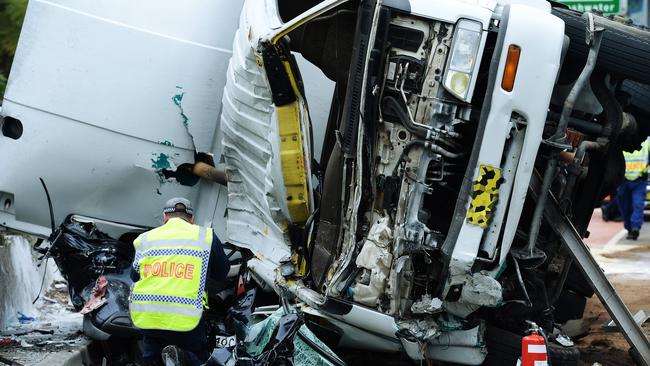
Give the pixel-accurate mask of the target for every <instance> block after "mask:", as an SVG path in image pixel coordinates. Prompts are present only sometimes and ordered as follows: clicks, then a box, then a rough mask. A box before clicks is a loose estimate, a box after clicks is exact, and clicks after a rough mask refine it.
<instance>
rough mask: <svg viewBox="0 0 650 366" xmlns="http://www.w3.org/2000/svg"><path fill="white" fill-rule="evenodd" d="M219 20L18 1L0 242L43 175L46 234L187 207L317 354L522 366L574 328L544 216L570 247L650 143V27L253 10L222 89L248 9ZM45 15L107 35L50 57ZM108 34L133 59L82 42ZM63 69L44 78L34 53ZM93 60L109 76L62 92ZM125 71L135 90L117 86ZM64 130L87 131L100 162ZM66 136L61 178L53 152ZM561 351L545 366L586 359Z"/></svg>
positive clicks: (579, 299) (565, 256)
mask: <svg viewBox="0 0 650 366" xmlns="http://www.w3.org/2000/svg"><path fill="white" fill-rule="evenodd" d="M217 3H218V4H220V6H221V7H222V8H221V9H220V8H219V6H217V5H214V4H211V5H207V3H201V5H203V6H204V7H206V9H209V10H211V11H212V13H210V12H209V11H208V12H206V11H202V10H200V9H199V8H194V9H193V10H187V9H186V10H184V11H185V12H187V13H188V14H185V15H186V16H194V17H195V18H194V20H195V23H196V24H194V25H192V27H190V28H189V30H188V28H187V27H181V26H180V25H179V24H178V21H177V20H175V21H172V22H171V24H172V26H170V24H166V23H165V20H168V21H169V20H170V19H171V15H172V14H173V12H174V10H173V6H171V5H170V4H162V5H159V2H156V5H154V4H153V3H151V4H148V5H150V6H151V7H152V8H158V7H160V10H159V12H160V13H161V14H163V16H160V17H158V18H157V17H156V16H150V17H151V19H147V20H146V21H145V20H142V19H141V18H138V17H137V16H129V15H128V14H140V15H142V14H141V13H142V11H143V10H142V9H143V8H138V9H131V6H130V5H129V4H127V3H124V4H121V6H122V10H127V12H126V14H127V15H124V14H121V13H119V12H115V11H113V10H111V9H109V8H103V7H101V6H95V5H88V4H77V3H75V2H70V3H69V4H68V2H66V1H54V2H40V1H35V2H33V3H32V4H30V12H31V15H30V13H28V17H27V23H26V29H27V31H25V30H23V34H22V35H21V41H20V46H19V52H18V53H17V60H16V65H17V66H14V69H13V70H12V73H11V75H10V79H9V88H8V91H7V94H6V98H5V101H4V103H3V108H2V115H3V117H4V118H3V121H4V122H3V126H2V131H3V135H4V136H5V137H7V138H3V139H2V140H1V141H2V142H1V143H0V152H2V154H3V158H2V162H3V164H7V165H6V167H7V168H8V170H9V171H10V174H9V176H8V177H2V178H0V191H1V192H0V194H1V195H2V197H3V202H4V201H5V200H8V202H9V204H5V206H4V210H2V212H0V214H1V215H2V216H1V217H2V219H3V221H2V224H3V225H4V226H6V227H10V228H14V229H18V230H22V231H28V232H30V231H31V232H32V233H37V234H38V233H40V234H41V235H45V234H46V233H47V232H48V231H49V229H48V228H47V222H48V219H47V211H46V208H45V207H46V205H45V203H44V199H42V198H40V196H39V195H40V193H38V190H39V189H40V185H39V183H38V180H37V178H36V177H38V176H39V171H40V172H42V171H46V172H47V174H40V176H44V178H45V180H46V181H47V182H48V183H47V184H48V186H49V187H50V189H51V191H52V196H53V201H54V202H55V207H56V204H57V197H61V198H58V200H65V202H64V203H62V204H61V206H59V207H63V208H62V209H59V210H58V212H57V215H59V216H56V220H58V221H62V219H63V217H66V216H68V215H69V214H77V215H83V216H86V217H85V220H91V221H92V220H93V219H92V217H101V218H102V219H103V220H101V224H102V225H104V226H105V227H106V229H105V231H107V232H109V233H110V234H112V235H115V237H118V236H120V235H124V234H125V233H127V232H129V231H130V230H134V231H137V230H138V229H139V228H135V227H133V225H140V226H144V227H146V226H153V225H155V224H156V222H155V215H156V214H157V213H158V211H159V206H158V205H160V204H161V202H162V201H164V199H165V198H166V196H167V195H169V194H172V193H173V194H175V195H176V194H185V195H187V196H189V197H190V198H192V199H195V200H197V201H198V210H197V213H198V215H199V219H200V220H199V221H200V222H201V223H203V224H209V223H213V224H214V225H215V226H217V227H218V228H219V229H220V234H222V236H223V237H224V238H226V240H227V241H229V242H231V243H232V244H234V245H236V246H238V247H241V248H246V249H249V250H250V251H251V252H252V253H253V255H254V258H253V259H251V260H250V261H248V263H247V265H248V267H249V268H250V270H251V271H252V272H253V274H254V276H255V278H256V279H257V281H258V282H259V284H260V285H261V286H263V287H266V288H268V289H273V290H274V291H276V292H277V293H278V294H279V295H280V296H281V297H283V298H285V299H288V300H292V301H296V303H297V304H298V307H299V308H300V310H301V311H302V312H303V313H304V314H305V317H306V319H308V320H309V321H311V323H312V324H315V325H317V328H318V334H320V335H322V338H323V339H325V338H326V339H328V340H330V341H331V342H332V343H333V344H335V345H339V346H348V347H356V348H363V349H372V350H381V351H390V352H405V353H406V354H408V356H410V357H411V358H413V359H416V360H423V359H429V360H438V361H443V362H454V363H458V364H468V365H479V364H482V363H484V362H486V363H492V364H510V363H511V364H514V362H515V359H516V357H517V355H518V352H519V349H520V343H519V342H520V338H521V335H522V334H524V332H525V331H526V330H527V329H528V328H529V325H528V322H529V321H534V322H536V323H537V324H539V325H540V326H542V327H543V328H544V329H545V330H546V331H547V333H548V334H549V335H550V334H553V333H558V332H559V333H561V332H562V330H561V325H562V324H563V323H565V322H567V321H568V320H571V319H578V318H580V317H581V316H582V312H583V310H584V305H585V299H586V298H587V297H590V296H592V294H593V291H592V289H591V288H590V286H589V281H587V280H586V278H585V276H584V275H583V274H582V272H580V271H579V270H578V268H577V266H576V265H575V263H574V261H573V257H572V255H571V254H570V252H569V250H568V249H567V247H566V246H565V245H564V243H565V241H566V240H564V241H563V239H562V238H561V235H560V233H558V232H557V231H556V230H554V229H555V228H554V227H553V226H554V225H549V223H548V222H547V218H545V217H544V213H545V210H547V208H548V207H553V208H554V209H556V210H557V212H558V213H559V214H558V215H559V216H561V217H562V218H563V219H566V220H567V222H568V223H570V226H573V227H575V229H576V230H577V232H578V233H579V235H585V234H586V232H587V224H588V222H589V219H590V217H591V213H592V211H593V209H594V207H595V206H596V205H597V203H598V202H599V201H600V200H601V199H602V197H604V196H605V195H607V194H608V193H609V192H611V191H612V190H613V189H614V188H615V187H616V185H617V183H618V181H619V180H620V177H621V175H622V171H623V167H624V164H623V159H622V153H621V151H622V150H634V149H635V148H636V147H637V146H638V145H639V143H640V142H641V141H642V140H643V139H644V138H645V137H646V136H647V135H648V132H649V127H650V125H648V123H647V121H648V119H647V118H648V116H649V112H650V110H649V109H648V104H647V103H645V101H647V100H648V98H649V97H650V92H649V89H648V86H647V85H648V83H650V72H649V71H650V65H648V62H647V59H648V56H649V55H650V46H648V45H649V41H650V37H649V36H648V32H647V31H644V30H641V29H636V28H634V27H630V26H627V25H624V24H620V23H618V22H616V21H612V20H608V19H604V18H602V17H597V16H593V15H591V16H581V15H580V14H577V13H574V12H571V11H569V10H567V9H563V8H561V7H559V6H558V5H557V4H551V3H547V2H545V1H541V0H540V1H526V2H522V1H496V0H494V1H491V0H473V1H472V0H457V1H442V0H426V1H425V0H384V1H381V0H362V1H343V0H326V1H300V2H292V1H282V0H264V1H246V2H245V3H244V5H243V9H242V10H241V16H240V18H239V27H238V30H237V31H236V32H235V34H234V41H233V43H232V56H231V57H230V61H229V65H228V67H227V72H226V74H225V80H224V71H225V70H226V65H225V62H224V61H225V60H226V59H227V57H225V56H224V55H223V54H225V53H226V52H227V50H226V49H229V48H230V47H227V46H224V45H222V44H220V42H222V41H223V38H224V35H223V34H218V35H217V34H216V33H215V32H218V31H224V29H212V28H210V29H211V31H210V32H207V31H204V30H203V29H202V28H201V24H208V23H209V24H211V27H216V28H219V27H226V25H224V24H223V23H220V22H215V21H214V19H224V22H230V23H229V24H231V25H233V29H234V24H233V20H232V19H230V18H228V19H226V13H228V14H231V15H232V14H234V13H237V12H238V11H239V6H238V4H237V5H233V4H232V3H230V2H221V3H219V2H217ZM554 6H555V7H554ZM81 8H83V9H81ZM184 8H185V7H184ZM37 10H40V11H41V12H44V13H48V14H50V16H51V17H52V18H56V16H61V17H68V16H72V18H73V19H75V21H76V20H78V19H81V20H79V22H82V20H83V21H86V22H90V23H92V22H93V21H96V20H97V19H100V21H101V22H100V23H101V25H102V26H106V27H108V28H107V29H105V30H102V31H101V32H99V31H98V32H97V34H96V35H95V38H92V37H90V39H88V36H87V35H77V34H76V33H75V32H76V31H78V30H79V29H81V28H75V27H72V26H71V27H70V29H69V33H63V34H60V33H59V34H57V35H56V37H57V42H58V43H55V45H56V44H59V45H64V47H63V50H60V49H59V50H51V49H47V50H43V48H39V47H35V46H34V44H39V43H38V42H39V40H40V39H39V37H41V38H42V37H43V36H42V34H41V33H39V32H40V31H41V30H39V28H40V27H43V26H42V25H37V24H36V23H35V20H34V19H35V15H34V13H36V12H37ZM58 11H60V12H61V14H59V15H56V12H58ZM129 12H131V13H129ZM51 14H55V15H51ZM152 14H156V12H153V13H152ZM208 15H209V16H208ZM210 16H217V17H218V18H210ZM73 24H75V23H74V22H73ZM183 25H184V26H187V24H186V23H183ZM111 27H113V28H111ZM115 29H119V30H120V32H116V34H119V35H120V37H122V38H121V39H123V40H124V42H126V43H128V44H131V45H132V47H131V48H129V49H124V47H123V46H122V45H116V48H117V50H110V49H109V50H107V49H106V48H105V47H100V46H99V45H97V44H95V42H96V41H97V40H98V39H99V40H104V39H111V37H112V36H111V31H112V30H113V31H115ZM228 29H229V30H230V28H228ZM102 32H103V33H102ZM208 33H209V34H208ZM226 34H229V35H230V34H231V33H227V32H226ZM133 35H135V36H137V37H142V38H141V39H138V40H137V42H135V43H134V42H133V41H131V40H129V39H128V38H129V37H132V36H133ZM75 40H76V42H77V43H75ZM152 40H155V41H156V42H160V44H158V45H151V46H148V47H150V48H146V49H142V48H140V47H139V46H141V45H142V44H147V43H146V42H148V41H152ZM152 42H153V41H152ZM211 42H212V43H211ZM215 42H216V43H219V45H215ZM78 44H82V46H78ZM152 44H153V43H152ZM156 44H157V43H156ZM43 46H44V45H43ZM90 48H92V49H93V50H94V51H93V52H96V53H93V52H87V51H85V50H87V49H90ZM184 48H187V50H185V49H184ZM79 50H84V52H83V53H82V56H83V57H84V58H85V59H83V58H82V60H81V61H80V60H78V59H77V58H75V52H78V51H79ZM224 50H225V51H224ZM63 51H66V52H68V53H67V54H66V57H64V58H63V60H65V62H64V63H61V64H59V65H58V68H55V67H52V66H45V65H43V63H42V62H39V61H38V59H36V58H35V54H36V55H38V54H39V52H43V53H41V55H52V54H56V52H63ZM125 51H128V52H135V53H138V54H137V55H126V54H122V53H118V54H117V55H115V53H116V52H125ZM86 52H87V53H86ZM188 52H189V53H188ZM297 54H300V55H301V60H300V61H297V60H296V55H297ZM151 55H156V57H157V58H156V59H151V58H149V59H147V57H151ZM107 57H108V59H107ZM110 57H115V58H116V60H113V61H111V59H110ZM206 60H212V61H214V62H206ZM305 60H307V61H309V63H308V62H306V61H305ZM93 62H100V63H103V65H104V66H106V67H107V68H109V69H110V70H113V72H112V73H111V74H110V75H104V76H103V77H102V78H100V79H96V78H94V77H91V78H89V79H86V80H82V81H79V80H76V79H75V80H74V81H70V82H71V83H73V84H74V85H79V86H80V87H81V90H82V92H83V94H82V92H80V91H79V90H74V88H73V90H71V89H70V85H69V84H68V83H67V81H68V80H70V79H69V78H70V77H71V76H73V77H82V76H83V75H86V76H88V75H95V74H94V73H91V74H84V69H83V67H92V68H96V66H95V65H94V64H93ZM53 63H55V64H57V61H56V60H54V61H53ZM130 63H133V64H134V68H135V69H136V70H138V72H137V73H135V72H134V73H131V72H129V73H128V75H130V76H129V77H134V79H133V81H134V82H135V84H134V85H133V86H131V82H132V81H131V82H130V81H129V80H127V79H124V78H125V76H123V75H119V73H120V70H121V69H123V68H126V67H127V65H129V64H130ZM71 65H74V67H72V66H71ZM116 65H117V66H116ZM314 66H315V67H316V68H317V69H320V72H322V74H324V75H325V76H326V77H327V79H329V80H331V81H327V80H325V79H323V78H322V76H321V79H319V71H318V70H317V69H316V68H315V67H314ZM80 67H81V69H79V68H80ZM44 70H45V71H44ZM59 70H65V72H63V74H64V75H65V79H61V78H59V77H57V76H56V75H57V74H56V72H60V71H59ZM52 72H55V74H54V76H52V75H51V73H52ZM114 75H116V76H115V77H116V78H118V79H119V80H120V81H121V83H116V82H115V81H114V80H113V79H112V77H113V76H114ZM37 76H38V77H37ZM175 79H178V80H179V81H175ZM181 80H182V81H181ZM27 81H33V83H31V84H29V83H27ZM332 82H333V84H332ZM89 83H92V85H88V84H89ZM224 83H225V86H224ZM36 86H44V87H45V88H37V89H38V90H36V91H34V88H35V87H36ZM221 86H223V89H221ZM332 86H333V87H332ZM53 87H54V88H53ZM102 87H106V88H108V90H110V91H111V93H106V92H105V91H104V90H102ZM131 88H135V89H136V91H132V90H131ZM92 90H97V93H98V94H99V95H103V97H104V98H102V99H101V100H100V99H99V98H97V97H94V96H93V95H88V94H86V93H88V92H90V91H92ZM32 92H33V93H32ZM112 92H115V93H117V94H116V95H115V98H116V100H117V101H119V107H120V108H119V109H118V110H116V109H115V108H114V107H115V106H113V105H111V102H112V99H111V96H112V95H113V94H112ZM34 95H36V96H34ZM70 95H74V96H75V97H74V98H73V97H70ZM314 95H316V96H317V97H314ZM75 98H80V99H81V101H82V102H83V101H91V103H79V104H74V105H67V104H66V103H74V100H75ZM218 98H221V103H219V99H218ZM62 102H63V103H64V104H62ZM102 102H103V103H105V104H102ZM188 103H189V104H188ZM88 105H91V106H93V107H95V106H97V107H99V108H98V109H96V110H95V109H92V110H90V109H89V108H88V107H87V106H88ZM157 108H163V109H164V113H160V111H159V110H157ZM314 110H316V111H317V112H316V113H310V111H314ZM152 111H154V112H152ZM324 112H325V113H324ZM148 113H153V115H154V117H158V116H162V120H153V119H152V118H150V117H148V116H147V114H148ZM134 114H135V115H137V116H138V117H137V118H133V117H132V116H133V115H134ZM197 116H198V118H197ZM59 119H60V120H59ZM154 119H155V118H154ZM217 119H219V120H218V121H217ZM46 120H47V121H48V122H49V123H56V126H57V127H55V128H52V127H51V126H47V125H46V124H45V123H44V121H46ZM197 120H198V123H195V121H197ZM79 123H81V124H82V125H83V126H81V125H79ZM61 126H66V128H67V127H68V126H69V130H67V131H68V132H70V131H71V130H72V129H74V130H77V129H81V128H88V127H89V126H91V127H92V128H91V129H90V130H89V132H88V133H89V134H91V135H90V136H94V137H95V138H97V139H98V140H97V143H96V145H95V146H93V143H92V142H88V141H87V139H84V138H83V137H82V136H79V135H81V133H77V132H75V133H74V134H73V135H67V136H61V135H60V134H59V131H61V129H59V130H58V131H56V130H55V129H56V128H60V127H61ZM95 127H96V128H95ZM100 129H101V131H100ZM5 131H6V132H5ZM91 131H92V132H91ZM106 131H109V133H106ZM23 135H24V136H23ZM100 135H101V136H104V137H101V136H100ZM10 139H11V140H10ZM70 139H71V140H72V141H73V144H72V145H73V148H72V149H65V150H66V151H67V153H66V155H65V156H64V158H65V159H68V160H65V159H60V158H61V157H62V156H60V153H59V152H56V151H58V150H56V151H55V150H54V148H55V147H57V146H56V144H54V146H50V145H48V144H52V142H51V141H55V142H58V143H59V144H61V143H66V141H70ZM21 140H22V141H21ZM82 142H83V144H82ZM39 143H40V144H41V145H40V147H42V148H44V149H46V151H43V152H42V153H43V154H47V156H45V157H43V158H42V159H45V161H51V162H50V164H41V163H38V161H39V159H41V157H38V158H36V157H35V156H34V155H33V151H34V144H39ZM154 144H156V145H155V149H154V150H156V151H153V152H152V146H154ZM39 149H40V148H39ZM95 149H99V150H95ZM158 150H160V151H158ZM162 150H164V151H162ZM38 151H41V150H38ZM7 154H11V156H12V157H11V158H8V157H7V156H8V155H7ZM29 154H32V155H29ZM89 154H92V155H89ZM80 155H81V157H80ZM113 157H115V159H116V161H115V162H114V161H113V160H112V159H113ZM53 160H55V161H53ZM77 160H79V162H78V163H77V165H76V166H75V165H74V164H72V165H69V164H68V161H73V162H75V161H77ZM10 162H11V163H10ZM221 162H222V164H223V165H220V163H221ZM198 163H203V164H208V165H213V166H214V165H218V166H220V167H223V169H224V170H225V172H226V175H227V177H228V184H227V191H226V190H225V189H224V188H217V187H216V186H214V185H212V184H211V183H208V182H206V181H199V179H198V178H196V176H194V175H193V174H194V173H197V171H196V169H194V167H196V166H197V164H198ZM215 163H216V164H215ZM9 164H11V165H9ZM28 164H35V165H34V168H33V169H30V170H28V171H26V170H25V169H24V168H25V167H26V166H29V165H28ZM82 168H83V169H82ZM62 172H65V174H69V175H68V176H69V177H74V178H63V179H62V178H60V175H58V174H59V173H62ZM98 173H99V174H100V175H99V178H98V177H97V176H96V174H98ZM79 179H80V180H79ZM84 183H91V184H94V186H86V185H84ZM41 196H42V195H41ZM134 202H137V204H134ZM0 210H1V209H0ZM224 210H225V213H224ZM61 211H63V212H61ZM222 215H225V220H224V218H222ZM118 223H123V224H118ZM140 230H141V229H140ZM551 338H552V336H551ZM646 342H647V340H646ZM552 343H553V342H552V340H551V342H550V344H549V348H548V349H549V353H550V357H551V358H552V359H553V358H562V359H563V362H567V363H568V364H571V362H577V360H578V357H579V355H578V352H577V350H576V349H575V348H570V347H569V348H568V349H563V350H561V351H557V350H556V351H554V349H556V348H557V347H560V346H555V347H554V346H552V345H551V344H552ZM637 351H639V350H637ZM643 352H644V350H641V351H640V353H641V354H642V355H641V356H640V359H642V358H643V357H644V356H643Z"/></svg>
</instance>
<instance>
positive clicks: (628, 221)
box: [617, 140, 650, 240]
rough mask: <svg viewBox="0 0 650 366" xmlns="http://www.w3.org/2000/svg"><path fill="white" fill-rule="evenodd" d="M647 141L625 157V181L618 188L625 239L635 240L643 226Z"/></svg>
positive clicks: (646, 178) (646, 174) (624, 153)
mask: <svg viewBox="0 0 650 366" xmlns="http://www.w3.org/2000/svg"><path fill="white" fill-rule="evenodd" d="M649 152H650V151H649V150H648V140H645V141H644V142H643V143H642V144H641V149H639V150H637V151H634V152H631V153H628V152H623V155H624V156H625V179H623V182H622V183H621V185H620V186H619V187H618V193H617V200H618V205H619V207H620V209H621V215H622V216H623V223H624V226H625V230H627V239H631V240H636V239H637V238H638V237H639V230H641V225H643V209H644V207H645V195H646V185H647V183H648V153H649Z"/></svg>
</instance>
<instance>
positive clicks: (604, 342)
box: [576, 264, 650, 366]
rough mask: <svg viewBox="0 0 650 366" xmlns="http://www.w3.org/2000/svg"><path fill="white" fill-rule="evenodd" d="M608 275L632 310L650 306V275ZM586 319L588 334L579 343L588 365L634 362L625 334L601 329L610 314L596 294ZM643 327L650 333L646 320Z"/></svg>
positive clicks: (620, 364)
mask: <svg viewBox="0 0 650 366" xmlns="http://www.w3.org/2000/svg"><path fill="white" fill-rule="evenodd" d="M649 265H650V264H649ZM609 279H610V281H611V282H612V285H614V288H616V291H617V292H618V294H619V296H620V297H621V298H623V301H624V302H625V304H626V305H627V306H628V308H629V309H630V311H631V312H632V314H634V313H636V311H637V310H639V309H644V310H646V311H648V310H650V291H648V283H649V281H650V279H648V278H644V277H631V276H629V275H611V276H609ZM584 319H585V321H586V322H587V323H588V324H589V334H588V335H587V336H585V337H584V338H581V339H579V340H577V341H576V343H577V345H578V347H579V348H580V353H581V360H582V361H583V362H584V364H585V365H592V364H593V363H594V362H599V363H600V364H602V365H603V366H630V365H634V362H633V361H632V358H630V356H629V354H628V349H629V348H630V347H629V345H628V343H627V341H626V340H625V338H624V337H623V335H622V334H621V333H618V332H605V331H604V330H603V329H602V325H603V324H606V323H607V322H609V320H610V317H609V314H607V311H606V310H605V308H603V305H602V304H601V303H600V300H598V298H597V297H596V295H594V296H593V297H592V298H591V299H589V301H588V302H587V308H586V309H585V315H584ZM643 330H644V331H645V333H646V334H650V324H645V325H644V327H643Z"/></svg>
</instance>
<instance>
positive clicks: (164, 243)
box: [138, 226, 214, 252]
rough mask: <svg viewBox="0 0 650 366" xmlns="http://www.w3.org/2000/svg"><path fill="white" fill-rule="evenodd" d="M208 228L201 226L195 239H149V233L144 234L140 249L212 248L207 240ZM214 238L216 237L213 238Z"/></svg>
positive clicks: (142, 250)
mask: <svg viewBox="0 0 650 366" xmlns="http://www.w3.org/2000/svg"><path fill="white" fill-rule="evenodd" d="M206 237H207V229H206V228H204V227H203V226H200V227H199V240H193V239H164V240H151V241H149V240H147V233H144V234H142V238H141V240H140V247H139V248H138V251H140V252H144V251H146V250H149V249H151V248H154V247H155V248H162V247H196V248H201V249H203V250H210V248H211V247H212V245H211V244H209V243H207V242H206ZM213 240H214V238H213Z"/></svg>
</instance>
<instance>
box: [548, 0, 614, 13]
mask: <svg viewBox="0 0 650 366" xmlns="http://www.w3.org/2000/svg"><path fill="white" fill-rule="evenodd" d="M560 2H561V3H562V4H564V5H567V6H568V7H569V8H571V9H573V10H578V11H599V12H601V13H604V14H619V13H620V12H621V0H600V1H584V0H560Z"/></svg>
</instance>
